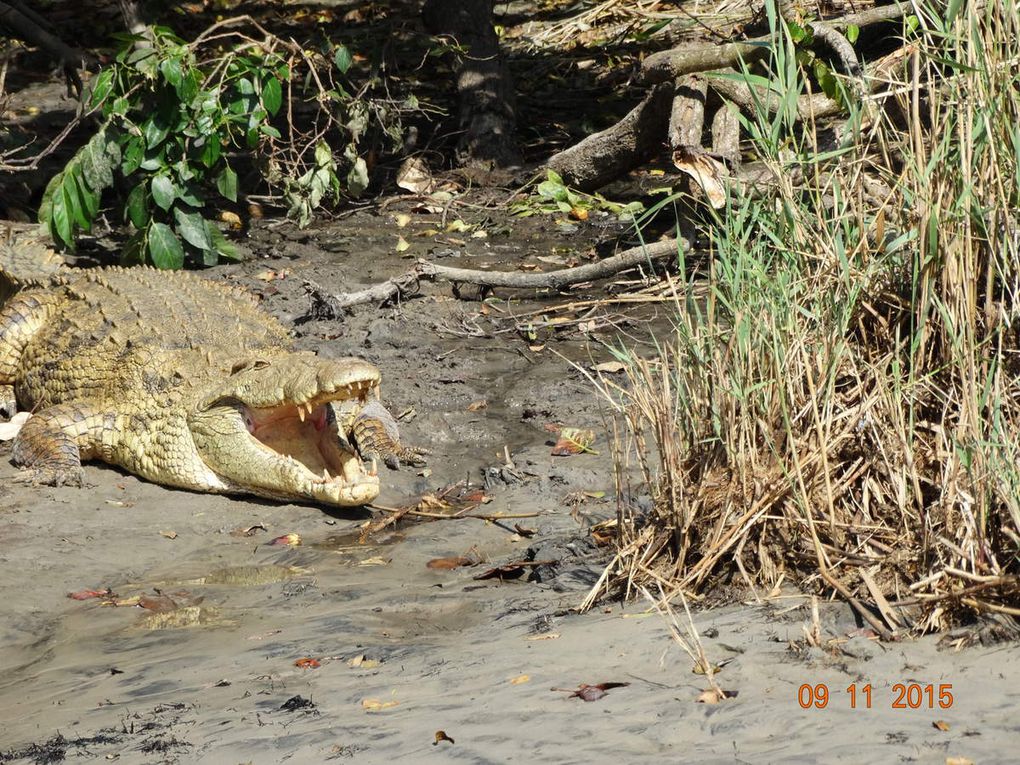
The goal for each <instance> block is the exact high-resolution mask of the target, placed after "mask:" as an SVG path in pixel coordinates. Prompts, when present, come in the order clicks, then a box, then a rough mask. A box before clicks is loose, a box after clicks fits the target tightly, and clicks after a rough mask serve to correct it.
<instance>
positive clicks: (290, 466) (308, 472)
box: [189, 359, 379, 505]
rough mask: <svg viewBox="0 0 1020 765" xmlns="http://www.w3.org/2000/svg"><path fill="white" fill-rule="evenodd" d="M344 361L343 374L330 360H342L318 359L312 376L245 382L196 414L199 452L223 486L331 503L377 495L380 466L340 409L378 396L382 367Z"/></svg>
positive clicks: (355, 502)
mask: <svg viewBox="0 0 1020 765" xmlns="http://www.w3.org/2000/svg"><path fill="white" fill-rule="evenodd" d="M344 362H346V363H344V364H343V366H342V367H341V368H340V371H342V372H343V374H340V375H337V376H332V377H330V376H329V375H328V373H329V371H331V370H330V369H329V365H330V364H331V363H333V364H336V363H337V362H330V361H327V360H324V359H323V360H319V359H316V360H315V362H313V363H314V364H316V366H317V367H319V365H321V367H319V368H315V369H312V370H307V371H314V372H316V373H317V374H316V375H315V377H313V378H312V379H311V380H310V379H309V376H308V375H306V374H299V375H296V376H295V378H289V379H287V380H285V381H284V382H283V384H282V385H279V386H277V385H274V386H272V387H267V388H263V390H262V393H261V394H260V395H255V394H253V393H252V392H251V390H249V389H248V385H247V384H243V385H242V384H239V385H238V389H237V390H236V391H230V392H229V393H227V394H226V395H221V396H219V397H217V398H215V399H213V400H212V401H211V402H210V403H209V404H207V405H206V406H204V407H201V408H200V409H199V410H198V411H197V412H195V413H194V414H193V415H192V416H191V417H190V418H189V426H190V428H191V432H192V437H193V439H194V441H195V444H196V446H197V447H198V451H199V455H200V456H201V458H202V460H203V462H205V464H206V465H207V466H208V467H209V468H210V469H211V470H212V471H213V472H214V473H215V474H216V475H217V476H218V477H219V479H220V480H221V481H223V483H224V484H225V486H224V490H227V491H243V492H250V493H252V494H258V495H261V496H268V497H273V498H285V499H286V498H307V499H312V500H315V501H317V502H322V503H324V504H330V505H361V504H365V503H366V502H371V501H372V500H373V499H375V497H376V496H378V494H379V478H378V475H377V474H376V466H375V464H374V462H372V463H370V464H369V465H368V466H366V465H365V464H363V461H362V459H361V456H360V455H359V454H358V452H357V450H356V449H355V448H353V447H352V446H351V445H350V439H349V434H348V433H346V432H345V430H346V428H347V426H345V423H344V422H343V421H341V420H340V419H338V416H337V411H336V406H338V405H339V404H340V403H341V402H347V401H358V402H366V401H368V400H370V399H371V398H374V397H376V396H378V386H379V380H378V372H377V371H376V370H375V368H374V367H371V366H370V365H368V364H366V363H365V362H358V363H359V364H362V365H364V366H365V370H361V369H356V370H353V371H356V372H359V374H354V373H352V369H351V368H350V366H351V362H350V361H347V360H344ZM338 366H339V365H338ZM369 372H375V374H371V373H369ZM251 374H252V375H254V374H255V372H252V373H251ZM338 377H340V378H342V379H337V378H338ZM316 378H317V379H316ZM313 380H314V382H312V381H313ZM295 389H299V390H300V391H302V392H301V393H299V392H297V390H295ZM274 399H275V400H274ZM348 425H349V423H348Z"/></svg>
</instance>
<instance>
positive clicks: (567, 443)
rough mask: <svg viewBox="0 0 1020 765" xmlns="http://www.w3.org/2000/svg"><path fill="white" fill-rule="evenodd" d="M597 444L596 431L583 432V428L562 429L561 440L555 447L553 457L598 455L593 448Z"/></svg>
mask: <svg viewBox="0 0 1020 765" xmlns="http://www.w3.org/2000/svg"><path fill="white" fill-rule="evenodd" d="M593 443H595V431H594V430H590V429H589V430H582V429H581V428H561V429H560V438H559V440H558V441H557V442H556V445H555V446H553V449H552V456H553V457H568V456H570V455H572V454H581V453H583V452H587V453H588V454H598V452H597V451H595V450H594V449H592V448H591V445H592V444H593Z"/></svg>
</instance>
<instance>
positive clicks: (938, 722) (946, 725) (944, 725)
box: [931, 720, 949, 731]
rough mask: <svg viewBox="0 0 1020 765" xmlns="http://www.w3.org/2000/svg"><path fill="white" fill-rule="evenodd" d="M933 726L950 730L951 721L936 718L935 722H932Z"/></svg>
mask: <svg viewBox="0 0 1020 765" xmlns="http://www.w3.org/2000/svg"><path fill="white" fill-rule="evenodd" d="M931 727H933V728H935V729H936V730H941V731H948V730H949V723H947V722H946V721H945V720H935V722H933V723H932V724H931Z"/></svg>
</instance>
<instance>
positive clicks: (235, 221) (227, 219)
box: [220, 210, 244, 231]
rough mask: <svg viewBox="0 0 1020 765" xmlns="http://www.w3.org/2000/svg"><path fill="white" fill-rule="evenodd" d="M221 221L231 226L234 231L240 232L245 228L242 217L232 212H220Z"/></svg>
mask: <svg viewBox="0 0 1020 765" xmlns="http://www.w3.org/2000/svg"><path fill="white" fill-rule="evenodd" d="M220 220H221V221H223V222H224V223H226V224H227V225H228V226H230V228H231V229H233V230H234V231H238V230H240V229H241V228H243V227H244V226H243V224H242V223H241V216H240V215H238V214H237V213H235V212H231V211H230V210H223V211H221V212H220Z"/></svg>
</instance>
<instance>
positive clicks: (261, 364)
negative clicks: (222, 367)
mask: <svg viewBox="0 0 1020 765" xmlns="http://www.w3.org/2000/svg"><path fill="white" fill-rule="evenodd" d="M268 366H269V362H268V361H266V360H265V359H255V360H254V361H253V360H251V359H245V360H244V361H238V362H237V363H236V364H234V366H232V367H231V368H230V374H231V375H236V374H237V373H238V372H247V371H248V370H249V369H265V368H266V367H268Z"/></svg>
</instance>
